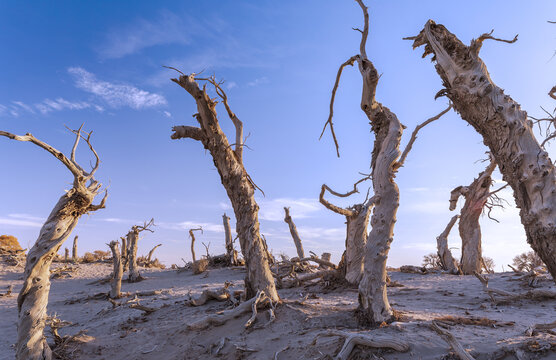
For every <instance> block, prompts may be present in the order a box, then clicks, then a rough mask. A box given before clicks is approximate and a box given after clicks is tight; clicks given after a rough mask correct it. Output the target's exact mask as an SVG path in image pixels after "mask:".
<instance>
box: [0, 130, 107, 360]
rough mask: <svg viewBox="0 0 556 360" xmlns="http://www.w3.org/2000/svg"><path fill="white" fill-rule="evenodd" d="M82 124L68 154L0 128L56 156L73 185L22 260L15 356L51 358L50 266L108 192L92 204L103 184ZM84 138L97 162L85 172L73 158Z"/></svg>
mask: <svg viewBox="0 0 556 360" xmlns="http://www.w3.org/2000/svg"><path fill="white" fill-rule="evenodd" d="M82 128H83V125H81V127H80V128H79V129H78V130H72V132H73V133H74V134H75V141H74V143H73V148H72V150H71V154H70V157H69V158H68V157H66V156H65V155H64V154H63V153H62V152H61V151H59V150H57V149H55V148H53V147H52V146H50V145H48V144H47V143H44V142H42V141H41V140H39V139H37V138H35V137H34V136H33V135H31V134H26V135H23V136H20V135H14V134H11V133H9V132H5V131H0V136H5V137H7V138H10V139H12V140H17V141H28V142H30V143H33V144H35V145H37V146H39V147H41V148H43V149H44V150H46V151H48V152H49V153H51V154H52V155H53V156H54V157H56V158H57V159H58V160H59V161H60V162H62V164H64V166H65V167H67V168H68V170H69V171H70V172H71V173H72V175H73V185H72V188H71V189H70V190H67V191H66V192H65V193H64V195H62V197H61V198H60V199H59V200H58V202H57V203H56V205H55V206H54V208H53V209H52V212H51V213H50V215H48V218H47V219H46V222H45V223H44V225H43V226H42V228H41V230H40V233H39V237H38V239H37V241H36V242H35V245H33V247H32V248H31V250H29V253H28V254H27V260H26V262H25V271H24V273H23V274H24V275H23V287H22V289H21V290H20V292H19V295H18V297H17V309H18V314H19V316H18V324H17V347H16V359H18V360H35V359H51V358H52V352H51V350H50V348H49V347H48V344H47V342H46V338H45V337H44V335H43V331H44V327H45V322H46V308H47V305H48V294H49V292H50V265H51V263H52V260H53V259H54V257H55V256H56V253H57V252H58V250H59V249H60V247H61V246H62V244H63V243H64V241H65V240H66V239H67V238H68V236H69V235H70V233H71V232H72V230H73V229H74V228H75V226H76V225H77V222H78V220H79V218H80V217H81V215H83V214H87V213H90V212H93V211H96V210H99V209H103V208H104V206H105V203H106V198H107V196H108V193H107V192H105V195H104V197H103V198H102V200H101V201H100V203H99V204H98V205H94V204H93V200H94V198H95V197H96V196H97V194H98V193H99V191H100V189H101V186H102V184H100V183H99V182H98V181H97V180H95V178H94V174H95V172H96V171H97V170H98V167H99V165H100V160H99V157H98V154H97V152H96V151H95V149H94V148H93V146H92V144H91V142H90V139H91V134H92V132H90V133H86V132H84V131H82ZM80 140H84V141H85V142H86V143H87V145H88V146H89V149H90V150H91V152H92V153H93V155H94V157H95V159H96V161H95V164H94V165H93V168H92V169H91V170H90V171H89V172H87V171H85V170H84V169H83V168H82V167H81V166H80V165H79V164H78V163H77V162H76V160H75V155H76V150H77V145H78V144H79V141H80Z"/></svg>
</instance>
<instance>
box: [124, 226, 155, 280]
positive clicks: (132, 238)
mask: <svg viewBox="0 0 556 360" xmlns="http://www.w3.org/2000/svg"><path fill="white" fill-rule="evenodd" d="M151 226H154V219H151V220H150V221H149V222H148V223H147V222H145V223H144V224H143V225H133V226H132V227H131V230H130V231H129V232H128V233H127V235H126V238H127V244H128V251H127V259H128V266H129V278H128V281H129V282H138V281H141V280H143V277H142V276H141V274H139V268H138V266H137V248H138V243H139V234H140V233H141V232H143V231H149V232H151V233H152V232H154V230H153V229H151V228H150V227H151Z"/></svg>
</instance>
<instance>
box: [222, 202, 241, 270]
mask: <svg viewBox="0 0 556 360" xmlns="http://www.w3.org/2000/svg"><path fill="white" fill-rule="evenodd" d="M222 223H223V224H224V236H225V245H226V258H227V262H228V265H231V266H236V265H237V264H238V262H237V251H236V250H235V249H234V241H233V240H232V229H231V227H230V217H229V216H227V215H226V213H224V215H222Z"/></svg>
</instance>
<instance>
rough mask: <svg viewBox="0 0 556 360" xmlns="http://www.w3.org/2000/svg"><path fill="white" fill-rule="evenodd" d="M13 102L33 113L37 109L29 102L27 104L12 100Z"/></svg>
mask: <svg viewBox="0 0 556 360" xmlns="http://www.w3.org/2000/svg"><path fill="white" fill-rule="evenodd" d="M12 103H14V104H16V105H17V106H19V107H20V108H22V109H23V110H26V111H28V112H30V113H32V114H34V113H35V111H34V110H33V109H32V108H31V107H30V106H29V105H27V104H25V103H24V102H22V101H12Z"/></svg>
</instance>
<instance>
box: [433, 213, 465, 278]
mask: <svg viewBox="0 0 556 360" xmlns="http://www.w3.org/2000/svg"><path fill="white" fill-rule="evenodd" d="M458 218H459V215H454V216H453V217H452V219H450V222H449V223H448V225H446V228H445V229H444V231H443V232H442V234H440V235H438V237H437V238H436V247H437V250H438V257H439V258H440V263H441V264H442V269H443V270H446V271H448V272H449V273H450V274H454V275H457V274H460V273H461V271H460V269H459V266H458V262H457V261H456V259H454V257H453V256H452V252H451V251H450V248H449V247H448V235H450V231H451V230H452V228H453V227H454V225H455V223H456V221H458Z"/></svg>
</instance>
